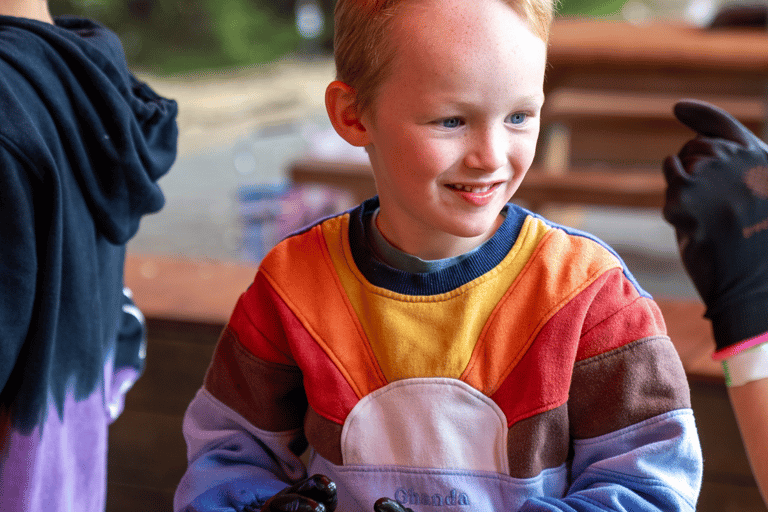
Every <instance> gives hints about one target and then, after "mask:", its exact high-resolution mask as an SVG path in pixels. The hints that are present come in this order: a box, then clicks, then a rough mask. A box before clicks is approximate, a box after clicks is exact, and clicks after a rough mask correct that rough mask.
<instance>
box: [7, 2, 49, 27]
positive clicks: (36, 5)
mask: <svg viewBox="0 0 768 512" xmlns="http://www.w3.org/2000/svg"><path fill="white" fill-rule="evenodd" d="M0 14H2V15H4V16H15V17H17V18H28V19H31V20H37V21H42V22H45V23H50V24H53V18H52V17H51V13H50V11H49V10H48V2H47V0H0Z"/></svg>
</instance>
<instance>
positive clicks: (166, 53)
mask: <svg viewBox="0 0 768 512" xmlns="http://www.w3.org/2000/svg"><path fill="white" fill-rule="evenodd" d="M294 1H295V0H281V1H276V0H53V1H51V2H50V9H51V13H52V14H53V15H54V16H57V15H62V14H73V15H77V16H83V17H87V18H91V19H94V20H96V21H98V22H100V23H102V24H103V25H105V26H107V27H109V28H110V29H112V30H113V31H115V32H116V33H117V34H118V36H119V37H120V39H121V40H122V42H123V46H124V47H125V52H126V56H127V57H128V60H129V62H130V64H131V66H132V67H133V68H134V69H136V70H137V71H145V72H150V73H153V74H159V75H174V74H184V73H188V72H194V71H200V70H211V69H219V68H232V67H239V66H248V65H253V64H259V63H263V62H269V61H273V60H275V59H278V58H280V57H282V56H285V55H287V54H292V53H296V52H300V51H303V50H306V42H303V41H302V39H301V37H300V36H299V33H298V30H297V29H296V26H295V20H294V4H293V2H294ZM332 2H333V0H330V1H328V0H326V1H325V2H324V3H325V5H324V7H325V8H326V11H325V12H326V14H327V23H326V27H325V34H324V35H323V36H322V38H321V39H322V40H320V41H318V42H317V46H318V47H320V48H325V49H327V48H328V47H329V41H330V38H331V33H332V22H331V11H330V10H329V6H330V7H331V8H332Z"/></svg>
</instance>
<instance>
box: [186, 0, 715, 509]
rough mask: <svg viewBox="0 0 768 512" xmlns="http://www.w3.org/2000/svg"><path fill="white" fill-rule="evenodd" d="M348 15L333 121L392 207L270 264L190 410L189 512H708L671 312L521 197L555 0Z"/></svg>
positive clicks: (309, 233) (348, 5) (330, 93)
mask: <svg viewBox="0 0 768 512" xmlns="http://www.w3.org/2000/svg"><path fill="white" fill-rule="evenodd" d="M336 9H337V10H336V31H337V32H336V59H337V72H338V80H337V81H334V82H333V83H331V84H330V85H329V86H328V89H327V93H326V104H327V107H328V113H329V116H330V118H331V121H332V123H333V125H334V127H335V128H336V130H337V131H338V132H339V134H340V135H341V136H342V137H343V138H345V139H346V140H347V141H348V142H350V143H351V144H354V145H357V146H363V147H365V148H366V150H367V151H368V154H369V155H370V159H371V164H372V167H373V172H374V175H375V178H376V186H377V190H378V197H376V198H373V199H371V200H368V201H366V202H364V203H363V204H362V205H360V206H359V207H357V208H355V209H354V210H351V211H350V212H347V213H344V214H342V215H339V216H337V217H333V218H330V219H327V220H325V221H322V222H320V223H318V224H316V225H314V226H312V227H310V228H308V229H306V230H305V231H303V232H301V233H298V234H296V235H293V236H291V237H289V238H287V239H286V240H284V241H283V242H282V243H281V244H279V245H278V246H277V247H276V248H275V249H274V250H273V251H272V252H271V253H270V254H269V255H268V256H267V257H266V258H265V260H264V261H263V262H262V264H261V267H260V269H259V272H258V273H257V275H256V278H255V281H254V283H253V284H252V285H251V287H250V288H249V289H248V290H247V291H246V292H245V293H244V294H243V295H242V297H241V298H240V300H239V302H238V304H237V306H236V308H235V311H234V312H233V314H232V317H231V319H230V322H229V325H228V326H227V328H226V329H225V331H224V333H223V334H222V337H221V339H220V341H219V344H218V347H217V349H216V352H215V355H214V357H213V361H212V363H211V366H210V368H209V370H208V373H207V375H206V378H205V383H204V386H203V389H201V390H200V392H199V393H198V395H197V396H196V397H195V399H194V401H193V402H192V404H191V405H190V407H189V410H188V412H187V416H186V419H185V424H184V432H185V436H186V439H187V443H188V448H189V450H188V454H189V468H188V471H187V473H186V475H185V476H184V478H183V480H182V482H181V484H180V486H179V488H178V490H177V493H176V499H175V509H176V510H200V511H202V510H238V511H239V510H241V509H244V510H258V509H259V508H261V510H268V511H272V510H321V509H323V508H325V509H328V508H330V509H332V508H333V507H334V506H335V504H336V503H335V501H334V498H337V499H338V509H339V510H341V511H344V512H348V511H370V510H372V509H373V508H374V503H375V502H377V500H378V499H379V498H382V497H386V498H389V501H386V500H385V501H384V502H379V503H378V505H376V510H381V511H383V510H397V509H399V508H400V506H399V505H398V503H399V504H402V505H403V506H405V507H408V508H411V509H413V510H415V511H427V510H453V511H460V510H473V511H495V510H498V511H517V510H523V511H524V510H569V511H571V510H631V511H633V512H638V511H650V510H663V511H676V510H690V511H692V510H694V509H695V503H696V499H697V495H698V490H699V484H700V478H701V464H702V461H701V452H700V447H699V442H698V437H697V434H696V428H695V425H694V419H693V415H692V412H691V410H690V407H689V391H688V387H687V383H686V378H685V375H684V373H683V370H682V367H681V364H680V361H679V359H678V357H677V355H676V352H675V349H674V347H673V346H672V344H671V343H670V341H669V339H668V338H667V337H666V335H665V328H664V323H663V319H662V317H661V314H660V312H659V310H658V308H657V307H656V305H655V303H654V302H653V301H652V300H651V299H650V297H648V295H647V294H645V293H644V292H643V291H642V290H641V289H640V288H639V286H638V285H637V283H636V282H635V281H634V280H633V278H632V276H631V275H630V274H629V272H628V271H627V269H626V268H625V267H624V266H623V264H622V262H621V261H620V260H619V259H618V257H617V256H615V254H614V253H613V252H611V251H610V250H609V249H607V248H606V247H605V246H604V245H603V244H601V243H600V242H599V241H596V240H594V239H592V238H590V237H588V236H586V235H584V234H581V233H575V232H572V231H569V230H566V229H563V228H560V227H556V226H554V225H552V224H551V223H549V222H547V221H546V220H544V219H542V218H540V217H538V216H536V215H533V214H532V213H530V212H528V211H526V210H524V209H521V208H519V207H517V206H515V205H512V204H508V201H509V199H510V197H511V196H512V195H513V194H514V192H515V190H516V188H517V187H518V185H519V183H520V182H521V180H522V179H523V177H524V176H525V173H526V171H527V170H528V168H529V166H530V164H531V161H532V159H533V156H534V150H535V143H536V138H537V135H538V129H539V112H540V109H541V106H542V102H543V101H544V97H543V92H542V90H543V80H544V70H545V63H546V41H547V33H548V29H549V26H550V22H551V18H552V4H551V2H550V1H549V0H543V1H537V0H531V1H522V0H473V1H472V2H468V1H466V0H401V1H386V0H378V1H377V0H370V1H360V0H339V2H338V4H337V7H336ZM307 446H309V458H308V467H306V468H305V466H304V464H303V462H302V461H301V459H300V458H299V455H301V454H302V452H303V451H304V449H305V448H306V447H307ZM307 470H308V471H309V474H321V475H324V476H325V477H327V478H329V479H330V481H332V482H333V483H330V482H329V481H328V480H327V479H323V478H317V479H310V480H307V481H302V479H303V478H305V477H306V475H307ZM297 481H298V482H300V483H299V485H298V486H296V487H293V488H291V489H290V490H288V491H282V492H281V489H283V488H284V487H285V486H286V485H288V484H290V483H294V482H297ZM276 493H279V494H277V496H276V497H275V498H272V499H271V500H270V497H272V496H273V495H275V494H276ZM265 501H266V505H263V504H264V503H265ZM317 502H319V504H318V503H317ZM395 502H397V503H395ZM262 505H263V507H262ZM243 507H245V508H243Z"/></svg>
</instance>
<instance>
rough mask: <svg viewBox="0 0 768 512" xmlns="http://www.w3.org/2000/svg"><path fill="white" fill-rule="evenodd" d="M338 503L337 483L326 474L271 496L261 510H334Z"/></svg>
mask: <svg viewBox="0 0 768 512" xmlns="http://www.w3.org/2000/svg"><path fill="white" fill-rule="evenodd" d="M337 503H338V499H337V497H336V484H335V483H334V482H333V481H332V480H331V479H330V478H328V477H326V476H323V475H314V476H311V477H309V478H307V479H306V480H302V481H301V482H299V483H297V484H294V485H292V486H290V487H286V488H285V489H283V490H282V491H280V492H279V493H277V494H275V495H274V496H272V497H271V498H269V499H268V500H267V501H266V503H264V505H263V506H262V507H261V512H333V511H334V510H335V509H336V504H337ZM243 512H250V510H248V509H247V508H246V509H245V510H244V511H243ZM254 512H255V510H254Z"/></svg>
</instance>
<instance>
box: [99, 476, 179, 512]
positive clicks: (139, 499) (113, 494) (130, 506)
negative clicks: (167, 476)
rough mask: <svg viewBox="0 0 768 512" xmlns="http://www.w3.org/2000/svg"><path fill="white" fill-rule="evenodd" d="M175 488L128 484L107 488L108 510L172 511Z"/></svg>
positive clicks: (129, 511) (116, 511)
mask: <svg viewBox="0 0 768 512" xmlns="http://www.w3.org/2000/svg"><path fill="white" fill-rule="evenodd" d="M173 493H174V489H153V488H147V487H141V486H137V485H128V484H117V483H115V484H110V485H109V487H108V488H107V506H106V510H107V512H138V511H141V512H170V511H171V510H173Z"/></svg>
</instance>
